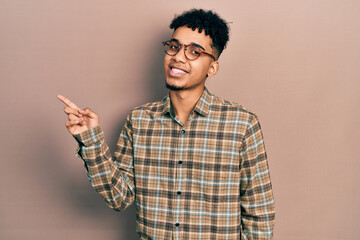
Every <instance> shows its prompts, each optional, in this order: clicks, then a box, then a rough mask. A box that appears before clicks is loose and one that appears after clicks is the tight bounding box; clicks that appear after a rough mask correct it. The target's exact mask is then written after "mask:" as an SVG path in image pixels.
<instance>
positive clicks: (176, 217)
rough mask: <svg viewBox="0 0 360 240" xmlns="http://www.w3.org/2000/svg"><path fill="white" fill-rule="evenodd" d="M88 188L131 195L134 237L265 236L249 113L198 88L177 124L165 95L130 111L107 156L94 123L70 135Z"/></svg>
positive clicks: (120, 202) (122, 199)
mask: <svg viewBox="0 0 360 240" xmlns="http://www.w3.org/2000/svg"><path fill="white" fill-rule="evenodd" d="M74 137H75V138H76V139H77V141H78V142H79V149H78V151H77V155H78V156H79V157H81V158H82V159H83V160H84V162H85V165H86V169H87V174H88V178H89V180H90V182H91V184H92V186H93V187H94V188H95V190H96V191H97V192H98V193H99V194H100V195H101V196H102V197H103V198H104V200H105V201H106V203H107V204H108V205H109V206H110V207H111V208H114V209H115V210H124V209H126V208H127V207H129V206H130V205H131V204H132V203H133V202H134V200H135V202H136V215H137V218H136V219H137V231H138V232H139V234H140V235H141V239H154V240H155V239H271V238H272V235H273V227H274V219H275V213H274V198H273V193H272V187H271V182H270V175H269V169H268V162H267V157H266V152H265V147H264V141H263V135H262V132H261V129H260V124H259V122H258V119H257V117H256V116H255V115H254V114H253V113H251V112H249V111H247V110H246V109H244V108H243V107H242V106H240V105H238V104H236V103H233V102H229V101H226V100H223V99H221V98H219V97H216V96H214V95H212V94H210V93H209V92H208V90H207V89H205V90H204V93H203V95H202V96H201V98H200V100H199V101H198V102H197V104H196V106H195V108H194V110H193V111H192V112H191V114H190V117H189V120H188V122H187V123H186V124H185V125H183V124H182V123H181V122H180V121H179V120H178V119H177V118H176V116H175V114H174V111H173V109H172V106H171V101H170V98H169V96H167V97H165V98H164V99H163V100H162V101H159V102H154V103H148V104H145V105H143V106H140V107H137V108H135V109H134V110H133V111H132V112H131V113H130V114H129V115H128V117H127V120H126V123H125V125H124V127H123V129H122V132H121V134H120V137H119V140H118V143H117V150H116V152H115V155H114V156H113V157H112V155H111V153H110V151H109V148H108V146H107V145H106V143H105V141H104V134H103V131H102V129H101V127H100V126H97V127H95V128H92V129H90V130H88V131H86V132H83V133H81V134H78V135H75V136H74Z"/></svg>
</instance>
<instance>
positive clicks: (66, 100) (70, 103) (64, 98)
mask: <svg viewBox="0 0 360 240" xmlns="http://www.w3.org/2000/svg"><path fill="white" fill-rule="evenodd" d="M56 97H57V98H58V99H59V100H60V101H62V102H63V103H65V104H66V105H67V106H69V107H71V108H74V109H76V110H80V108H79V107H78V106H76V104H75V103H73V102H72V101H70V100H69V99H67V98H66V97H64V96H63V95H60V94H58V95H56Z"/></svg>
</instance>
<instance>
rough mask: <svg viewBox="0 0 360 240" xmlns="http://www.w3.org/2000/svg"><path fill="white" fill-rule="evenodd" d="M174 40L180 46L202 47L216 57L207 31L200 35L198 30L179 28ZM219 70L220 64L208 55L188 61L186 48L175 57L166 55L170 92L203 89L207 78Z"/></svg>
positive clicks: (165, 64) (166, 76) (166, 72)
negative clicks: (206, 33)
mask: <svg viewBox="0 0 360 240" xmlns="http://www.w3.org/2000/svg"><path fill="white" fill-rule="evenodd" d="M172 38H173V39H176V40H178V41H179V43H180V44H186V45H188V44H197V45H200V46H202V47H203V48H204V50H205V52H208V53H210V54H212V55H215V52H214V51H213V49H212V48H211V45H212V40H211V38H210V36H208V35H205V31H202V32H201V33H199V32H198V29H195V31H193V30H192V29H191V28H188V27H179V28H177V29H176V30H175V32H174V33H173V35H172ZM215 56H216V55H215ZM217 68H218V62H217V61H214V60H213V59H212V58H211V57H210V56H208V55H206V54H201V56H200V57H199V58H197V59H196V60H193V61H190V60H188V59H187V58H186V56H185V54H184V46H183V47H182V48H181V49H180V51H179V52H178V53H177V54H176V55H175V56H169V55H167V54H166V55H165V58H164V71H165V79H166V85H167V87H168V88H169V89H170V90H188V89H203V88H204V85H205V81H206V78H207V76H213V75H215V74H216V71H217Z"/></svg>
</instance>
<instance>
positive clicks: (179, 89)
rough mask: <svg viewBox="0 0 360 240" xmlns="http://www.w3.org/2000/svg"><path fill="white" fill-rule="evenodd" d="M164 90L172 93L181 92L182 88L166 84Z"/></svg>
mask: <svg viewBox="0 0 360 240" xmlns="http://www.w3.org/2000/svg"><path fill="white" fill-rule="evenodd" d="M166 88H167V89H169V90H173V91H181V90H184V87H179V86H175V85H171V84H168V83H166Z"/></svg>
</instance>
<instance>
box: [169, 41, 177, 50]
mask: <svg viewBox="0 0 360 240" xmlns="http://www.w3.org/2000/svg"><path fill="white" fill-rule="evenodd" d="M169 48H170V49H174V50H177V49H178V48H179V44H178V43H176V42H169Z"/></svg>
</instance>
